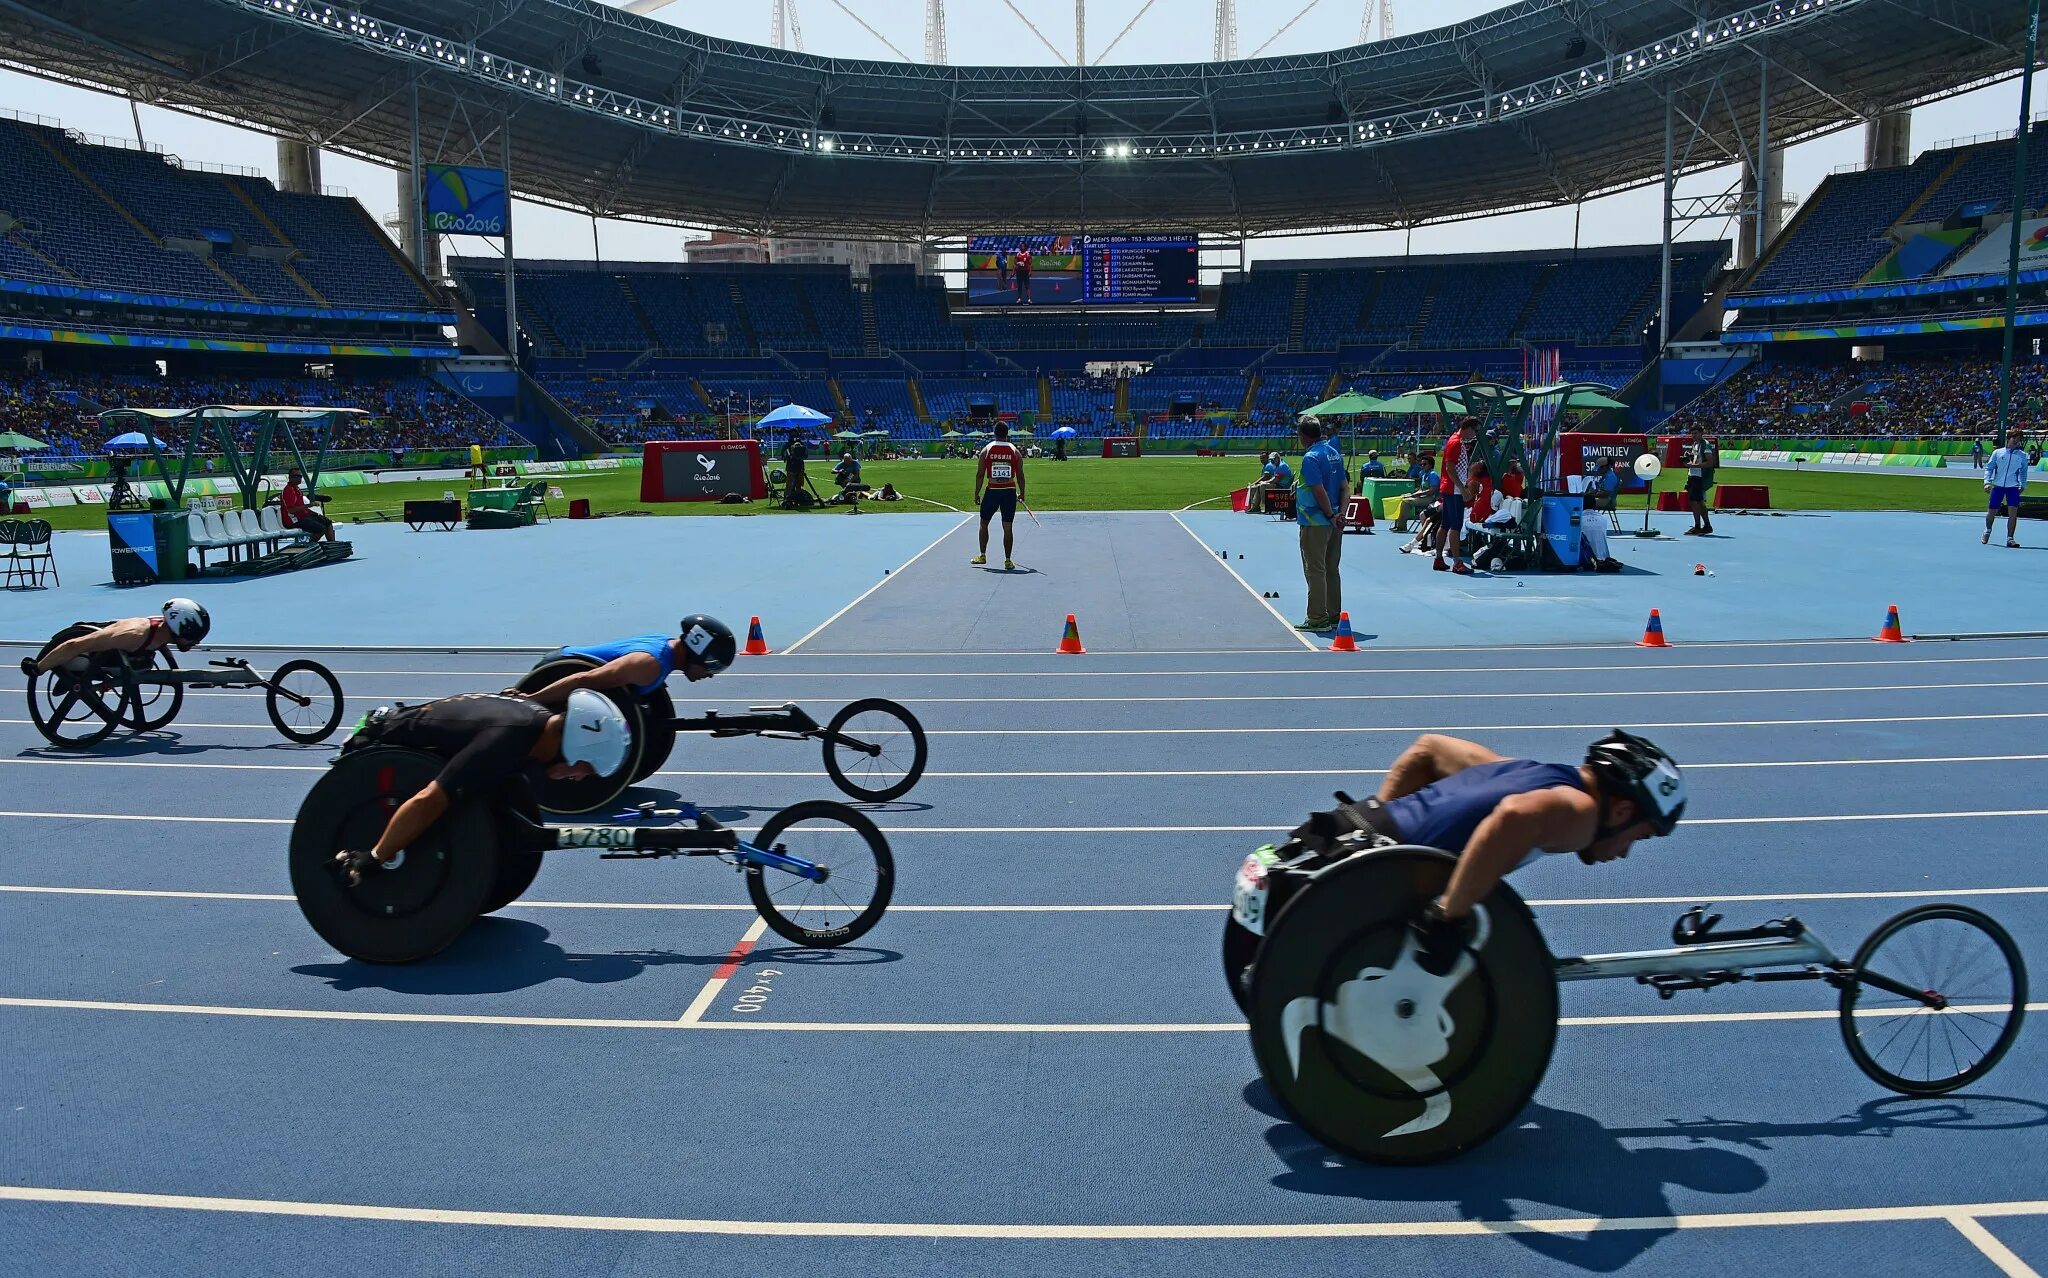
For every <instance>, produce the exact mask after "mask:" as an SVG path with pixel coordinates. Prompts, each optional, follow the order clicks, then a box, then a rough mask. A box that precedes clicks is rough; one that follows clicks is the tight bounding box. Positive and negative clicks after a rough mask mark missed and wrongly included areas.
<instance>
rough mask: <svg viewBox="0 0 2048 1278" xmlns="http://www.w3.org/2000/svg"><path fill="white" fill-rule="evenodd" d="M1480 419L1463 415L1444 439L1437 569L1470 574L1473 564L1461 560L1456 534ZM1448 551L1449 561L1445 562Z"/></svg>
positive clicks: (1474, 457)
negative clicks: (1441, 531)
mask: <svg viewBox="0 0 2048 1278" xmlns="http://www.w3.org/2000/svg"><path fill="white" fill-rule="evenodd" d="M1478 442H1479V419H1478V418H1477V417H1464V418H1460V419H1459V420H1458V429H1457V430H1456V431H1455V432H1454V433H1453V434H1452V435H1451V437H1450V438H1449V439H1447V440H1445V441H1444V465H1443V478H1442V479H1441V480H1439V481H1438V483H1437V491H1438V493H1439V494H1440V495H1441V496H1440V500H1441V501H1442V502H1443V507H1444V512H1443V530H1444V540H1443V546H1442V547H1441V548H1440V549H1439V550H1438V551H1437V555H1436V559H1435V560H1434V561H1433V562H1432V563H1431V564H1430V567H1431V568H1434V569H1436V570H1437V571H1438V572H1444V571H1447V570H1448V571H1450V572H1455V573H1458V574H1460V575H1463V576H1470V575H1471V573H1472V565H1470V564H1468V563H1466V562H1465V560H1464V550H1465V547H1464V543H1463V542H1462V541H1461V540H1460V537H1459V534H1460V533H1461V532H1462V531H1463V529H1464V527H1465V502H1466V499H1467V498H1468V497H1469V496H1470V495H1471V492H1472V463H1473V462H1475V461H1477V460H1479V459H1478V456H1477V447H1476V446H1477V444H1478ZM1445 551H1448V552H1449V562H1446V561H1445Z"/></svg>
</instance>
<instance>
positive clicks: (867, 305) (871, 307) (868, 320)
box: [860, 285, 882, 359]
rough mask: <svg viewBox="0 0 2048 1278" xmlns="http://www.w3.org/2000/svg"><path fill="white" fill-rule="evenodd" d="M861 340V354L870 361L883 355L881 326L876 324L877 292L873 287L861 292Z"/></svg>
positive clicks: (870, 286)
mask: <svg viewBox="0 0 2048 1278" xmlns="http://www.w3.org/2000/svg"><path fill="white" fill-rule="evenodd" d="M860 340H861V354H862V355H864V356H866V357H867V358H869V359H873V358H875V357H876V356H877V355H880V354H881V353H882V333H881V326H880V325H879V324H877V323H876V322H875V290H874V286H873V285H869V286H868V287H867V288H864V289H862V290H860Z"/></svg>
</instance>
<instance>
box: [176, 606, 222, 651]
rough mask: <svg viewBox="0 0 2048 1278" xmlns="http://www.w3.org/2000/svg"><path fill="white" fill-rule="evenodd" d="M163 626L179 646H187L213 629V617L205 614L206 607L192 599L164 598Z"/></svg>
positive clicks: (204, 636)
mask: <svg viewBox="0 0 2048 1278" xmlns="http://www.w3.org/2000/svg"><path fill="white" fill-rule="evenodd" d="M164 628H165V629H167V630H169V631H170V632H171V638H172V639H174V640H176V641H177V644H178V646H179V647H180V648H189V647H191V646H192V645H193V644H195V643H198V642H199V641H200V640H201V639H204V638H206V632H207V631H209V630H211V629H213V618H211V617H209V616H207V615H206V609H205V608H202V607H201V606H200V605H199V604H198V603H197V602H195V601H193V600H190V599H166V600H165V601H164Z"/></svg>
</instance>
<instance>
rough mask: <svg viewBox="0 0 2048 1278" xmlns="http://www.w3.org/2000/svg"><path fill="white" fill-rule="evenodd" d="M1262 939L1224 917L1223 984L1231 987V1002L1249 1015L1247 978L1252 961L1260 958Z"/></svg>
mask: <svg viewBox="0 0 2048 1278" xmlns="http://www.w3.org/2000/svg"><path fill="white" fill-rule="evenodd" d="M1262 939H1263V938H1261V937H1260V936H1259V934H1258V933H1257V932H1254V931H1252V930H1251V929H1250V928H1248V927H1246V926H1245V925H1244V924H1242V923H1240V922H1238V921H1237V920H1236V919H1234V918H1232V917H1230V916H1229V915H1228V914H1226V915H1224V916H1223V982H1224V984H1226V985H1228V986H1229V987H1230V1001H1231V1002H1233V1003H1235V1004H1237V1010H1238V1011H1240V1012H1243V1013H1245V1014H1247V1015H1249V1014H1250V1013H1251V993H1250V991H1249V990H1248V989H1247V988H1246V985H1245V976H1246V974H1247V971H1248V969H1249V968H1250V967H1251V965H1252V960H1253V959H1256V958H1257V957H1258V956H1259V942H1260V941H1261V940H1262Z"/></svg>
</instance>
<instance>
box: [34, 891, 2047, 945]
mask: <svg viewBox="0 0 2048 1278" xmlns="http://www.w3.org/2000/svg"><path fill="white" fill-rule="evenodd" d="M8 892H12V893H17V894H20V895H24V896H105V897H127V898H138V899H144V900H166V901H259V902H277V903H284V902H289V901H292V900H294V898H293V897H292V896H291V894H289V893H286V892H206V891H200V890H197V889H191V888H109V887H47V886H43V885H40V884H26V883H0V893H8ZM1965 896H2048V886H2044V887H1991V888H1913V889H1910V890H1907V891H1885V892H1747V893H1720V892H1693V893H1688V894H1686V895H1683V896H1583V897H1554V898H1549V899H1530V900H1529V901H1528V902H1527V904H1528V905H1529V906H1531V907H1532V908H1541V909H1556V908H1564V907H1571V906H1585V905H1699V904H1703V903H1711V904H1715V905H1730V904H1737V903H1742V902H1753V901H1922V900H1946V899H1948V898H1950V897H1965ZM505 908H506V909H507V910H515V911H516V910H628V911H642V912H645V911H656V912H660V911H670V912H676V913H687V914H751V913H753V912H754V907H753V906H752V905H739V904H732V903H724V902H720V903H710V902H706V903H701V904H700V903H695V902H687V901H534V900H528V899H526V898H524V897H522V898H521V899H520V900H518V901H516V902H514V903H513V904H511V905H508V906H506V907H505ZM1229 908H1230V906H1229V905H1227V904H1220V905H1093V904H1075V905H903V904H891V905H890V906H889V911H890V913H892V914H1221V913H1223V912H1224V911H1225V910H1228V909H1229ZM763 926H765V924H764V925H763ZM760 935H761V934H760V931H759V930H758V929H756V930H755V931H753V932H752V934H751V935H748V936H746V937H744V938H742V939H744V940H749V941H752V940H759V939H760Z"/></svg>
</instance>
